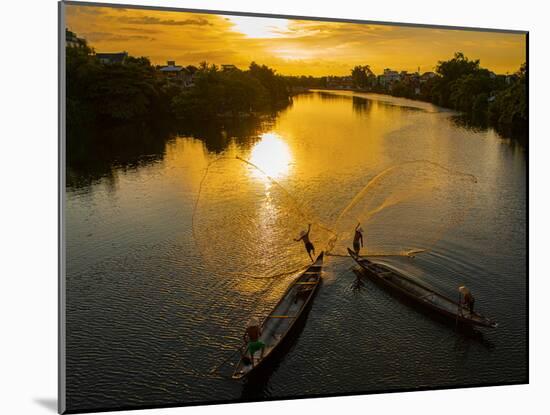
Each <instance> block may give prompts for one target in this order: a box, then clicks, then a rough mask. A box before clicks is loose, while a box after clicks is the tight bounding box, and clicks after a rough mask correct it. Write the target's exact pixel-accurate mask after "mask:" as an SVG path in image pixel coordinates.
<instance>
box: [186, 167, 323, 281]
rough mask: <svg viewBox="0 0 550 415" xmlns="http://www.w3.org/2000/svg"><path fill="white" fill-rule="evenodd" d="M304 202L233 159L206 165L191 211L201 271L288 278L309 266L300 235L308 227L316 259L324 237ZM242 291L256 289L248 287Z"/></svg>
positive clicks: (256, 278)
mask: <svg viewBox="0 0 550 415" xmlns="http://www.w3.org/2000/svg"><path fill="white" fill-rule="evenodd" d="M315 218H316V215H315V213H314V212H313V211H312V210H311V209H310V208H309V206H308V205H307V203H306V202H305V201H302V200H297V199H295V198H294V197H293V196H292V195H291V193H290V192H288V191H287V190H286V189H285V188H284V187H283V186H282V185H281V184H279V182H277V181H276V180H275V179H273V178H271V177H270V176H268V175H267V174H266V173H265V172H264V171H262V170H261V169H259V168H258V167H257V166H255V165H253V164H252V163H250V162H248V161H246V160H244V159H240V158H238V157H235V156H233V157H222V158H220V159H217V160H215V161H214V162H212V163H211V164H210V165H209V167H208V169H207V171H206V172H205V176H204V178H203V180H202V184H201V188H200V192H199V196H198V199H197V203H196V206H195V210H194V219H193V234H194V238H195V242H196V244H197V247H198V249H199V251H200V253H201V255H202V257H203V260H204V263H205V265H206V266H207V268H208V269H209V270H210V271H211V272H213V273H216V274H219V275H225V276H238V277H246V278H245V279H248V280H261V279H270V278H277V277H281V278H282V277H286V276H291V275H294V274H295V273H297V272H298V271H300V270H302V269H304V267H305V266H307V265H308V264H310V263H311V261H310V259H309V257H308V255H307V253H306V251H305V249H304V244H303V242H296V241H295V239H298V237H299V235H300V232H301V231H304V230H307V228H308V224H309V223H311V233H310V236H311V240H312V242H313V243H314V244H315V246H316V253H317V254H318V253H319V252H320V251H321V250H322V249H323V246H324V245H325V244H326V241H328V239H329V236H330V231H329V230H328V228H326V227H324V226H323V225H322V224H320V223H319V221H318V220H316V219H315ZM242 283H243V284H248V285H249V286H247V287H246V288H247V290H249V291H250V290H252V291H253V290H254V288H255V287H256V288H257V289H260V287H261V285H258V284H257V283H254V282H253V281H252V282H248V283H246V282H242Z"/></svg>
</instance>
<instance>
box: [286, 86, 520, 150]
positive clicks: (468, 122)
mask: <svg viewBox="0 0 550 415" xmlns="http://www.w3.org/2000/svg"><path fill="white" fill-rule="evenodd" d="M315 91H327V92H353V93H361V94H376V95H381V96H388V97H393V98H403V99H410V100H412V101H418V102H422V103H425V104H432V105H436V106H438V107H440V108H444V109H446V110H451V111H456V113H457V115H456V116H455V118H454V119H455V121H456V123H457V124H458V125H460V126H462V127H464V128H470V129H475V130H485V129H488V128H493V129H494V130H495V131H497V132H498V133H499V134H500V135H501V136H502V137H504V138H508V139H513V140H515V141H517V142H518V143H520V144H521V145H522V146H524V147H527V145H528V141H529V135H528V123H527V122H526V120H525V122H524V123H522V125H521V126H520V128H517V127H516V128H513V127H512V126H510V125H509V123H505V122H500V123H499V122H498V119H497V122H494V121H493V122H491V120H490V119H488V116H487V114H486V116H485V117H484V115H483V114H481V115H480V116H479V115H478V116H472V114H469V113H468V112H464V111H460V110H457V109H455V108H452V107H445V106H443V105H438V104H436V103H434V102H432V101H430V100H427V99H422V97H421V96H418V95H416V96H403V95H396V94H392V93H391V91H384V90H381V89H365V88H326V87H313V88H305V90H302V91H300V92H298V93H296V94H295V95H298V94H299V93H306V92H315Z"/></svg>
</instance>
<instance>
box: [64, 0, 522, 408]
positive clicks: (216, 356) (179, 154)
mask: <svg viewBox="0 0 550 415" xmlns="http://www.w3.org/2000/svg"><path fill="white" fill-rule="evenodd" d="M252 11H253V10H251V12H252ZM466 23H467V22H466ZM487 24H488V25H490V24H491V22H487ZM59 29H60V160H61V162H60V293H59V294H60V349H59V352H60V377H59V394H60V395H59V405H60V408H59V409H60V411H61V412H89V411H102V410H116V409H138V408H152V407H167V406H185V405H198V404H212V403H228V402H245V401H263V400H276V399H292V398H311V397H320V396H340V395H349V394H365V393H380V392H395V391H417V390H430V389H441V388H457V387H471V386H487V385H507V384H521V383H526V382H528V365H527V361H528V333H527V327H528V325H527V323H528V313H527V311H528V308H527V306H528V301H527V292H528V291H527V288H528V274H527V237H526V232H527V211H528V209H527V191H528V189H527V160H528V157H527V153H528V145H529V140H528V131H527V130H528V107H527V105H528V104H527V102H528V99H527V78H528V65H527V63H528V59H527V58H528V56H527V36H528V34H527V32H519V31H507V30H496V29H472V28H458V27H443V26H427V25H413V24H399V23H395V24H394V23H387V22H384V23H376V22H362V21H354V20H334V19H325V18H313V17H296V16H269V15H258V14H253V13H250V14H245V13H232V12H223V11H201V10H178V9H170V8H153V7H144V6H126V5H125V6H120V5H108V4H97V3H89V4H87V3H81V2H70V1H69V2H62V3H60V27H59Z"/></svg>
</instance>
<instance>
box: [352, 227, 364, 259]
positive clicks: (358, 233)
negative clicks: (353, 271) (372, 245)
mask: <svg viewBox="0 0 550 415" xmlns="http://www.w3.org/2000/svg"><path fill="white" fill-rule="evenodd" d="M361 248H363V228H361V223H358V224H357V226H356V227H355V235H354V236H353V250H354V251H355V255H357V256H359V250H360V249H361Z"/></svg>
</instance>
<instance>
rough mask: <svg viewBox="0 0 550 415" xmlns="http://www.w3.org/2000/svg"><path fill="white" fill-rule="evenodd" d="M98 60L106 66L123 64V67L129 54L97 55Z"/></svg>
mask: <svg viewBox="0 0 550 415" xmlns="http://www.w3.org/2000/svg"><path fill="white" fill-rule="evenodd" d="M95 56H96V58H97V60H98V61H99V62H100V63H102V64H104V65H113V64H121V65H123V64H124V63H125V62H126V59H127V58H128V52H118V53H96V54H95Z"/></svg>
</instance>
